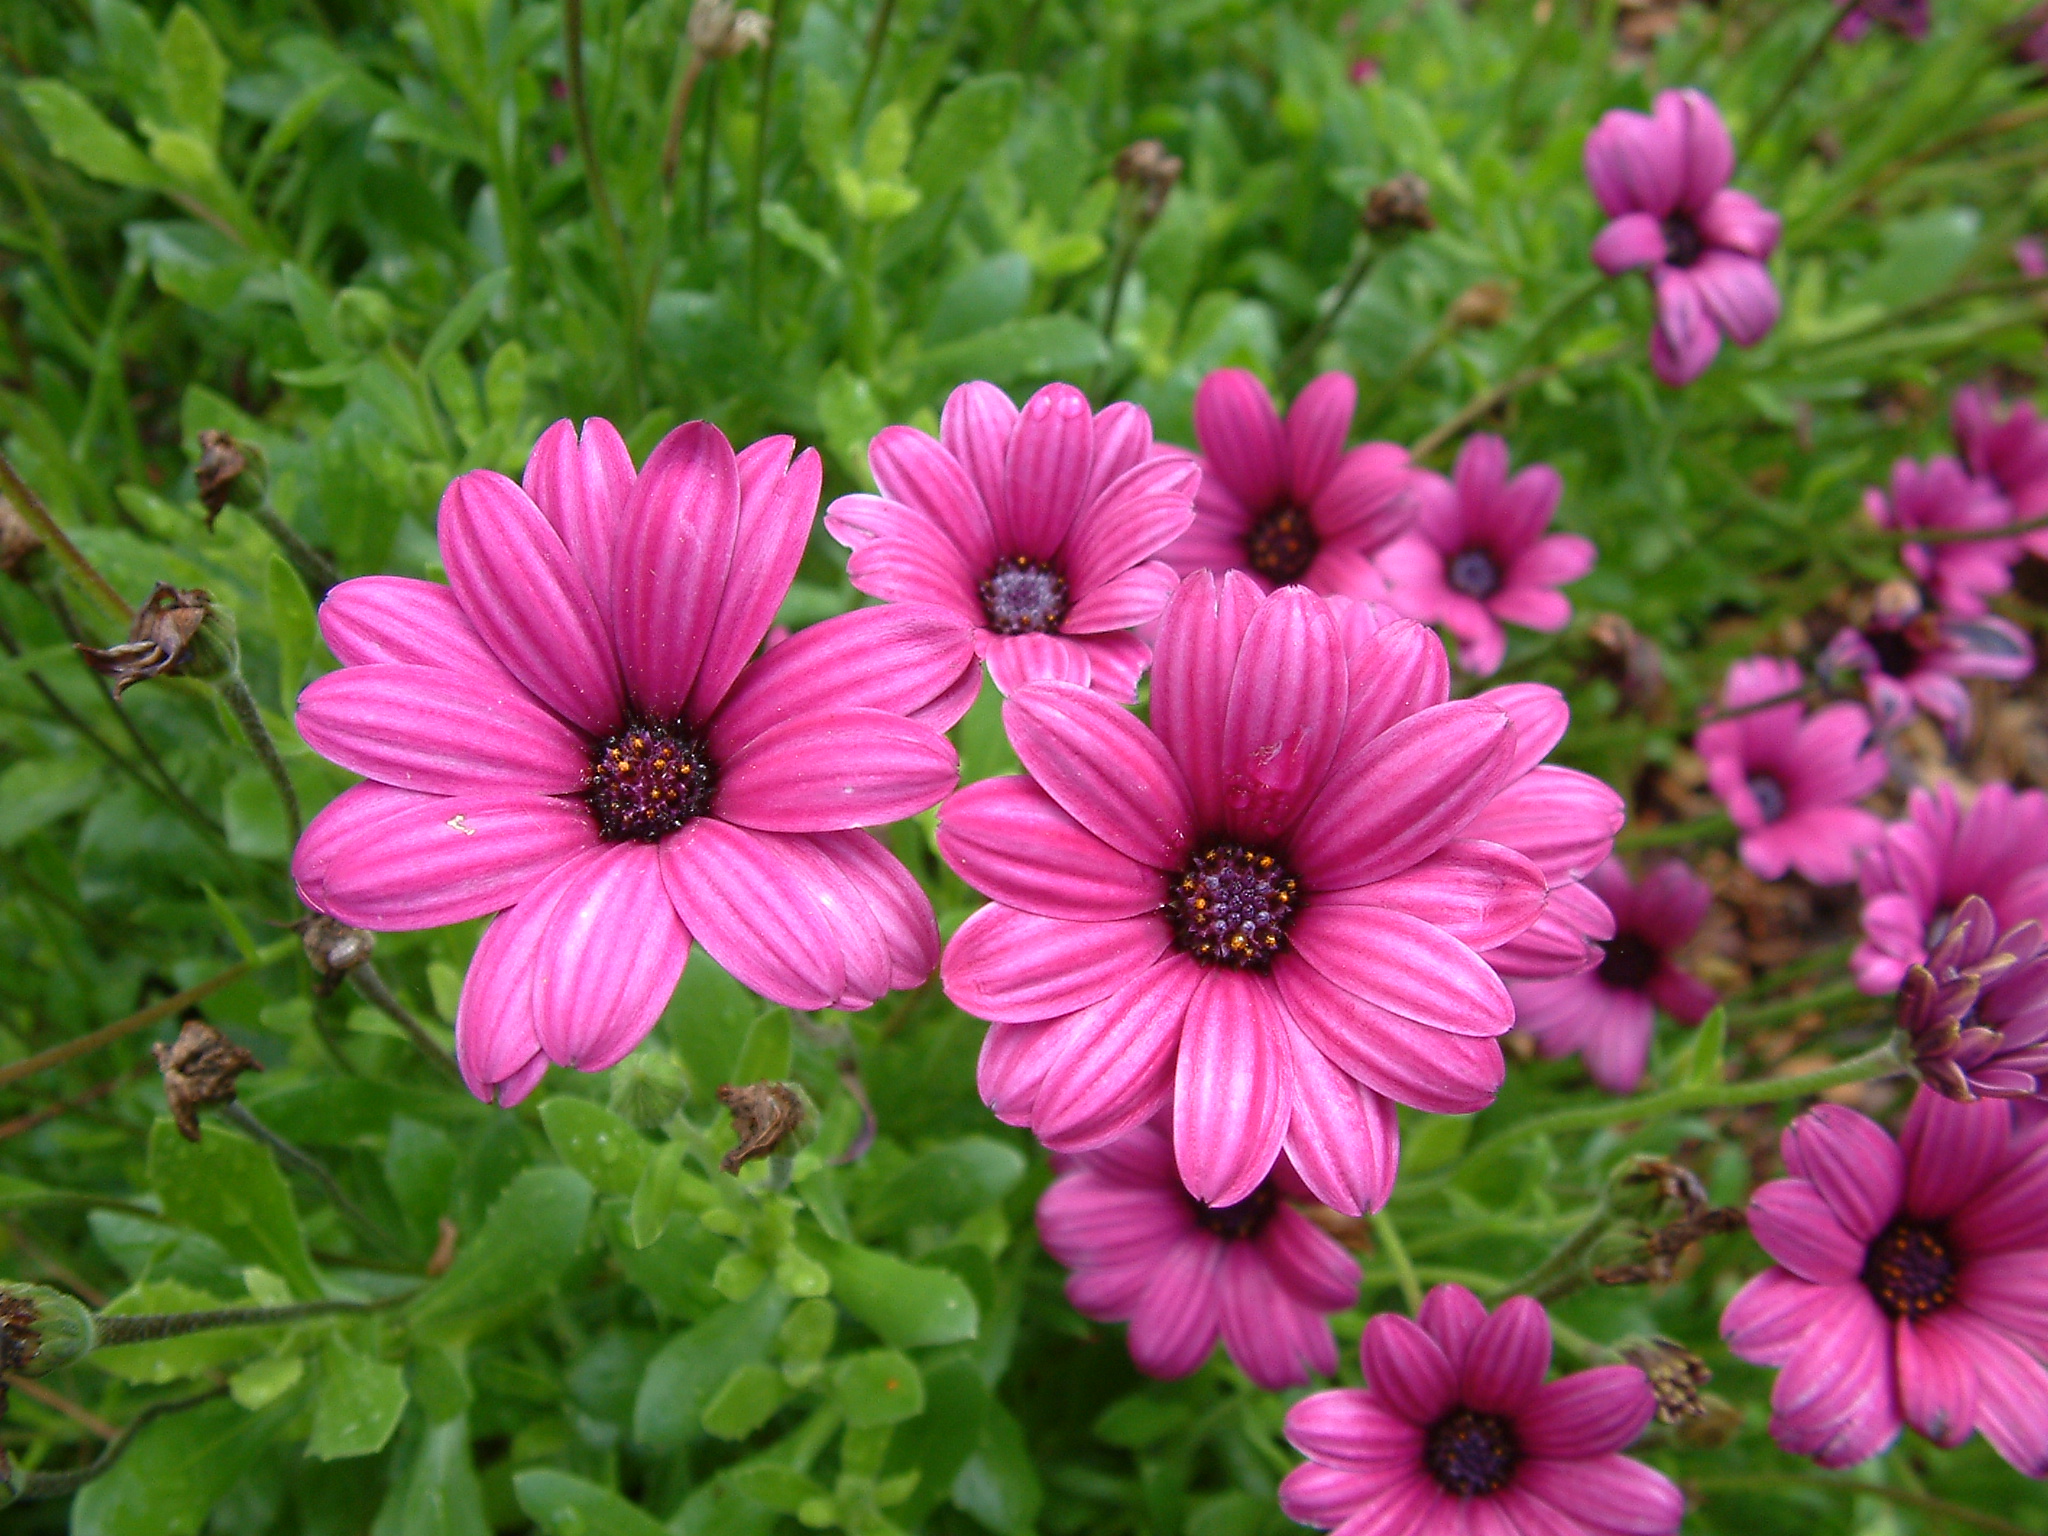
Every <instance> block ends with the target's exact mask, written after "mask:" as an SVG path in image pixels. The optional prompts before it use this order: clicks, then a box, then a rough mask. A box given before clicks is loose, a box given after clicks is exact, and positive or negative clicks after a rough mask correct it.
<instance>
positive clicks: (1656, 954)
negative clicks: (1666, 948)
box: [1599, 933, 1664, 992]
mask: <svg viewBox="0 0 2048 1536" xmlns="http://www.w3.org/2000/svg"><path fill="white" fill-rule="evenodd" d="M1606 947H1607V958H1606V959H1604V960H1602V961H1601V962H1600V973H1599V974H1600V979H1601V980H1602V981H1603V982H1605V983H1606V984H1607V985H1608V986H1610V987H1619V988H1620V989H1621V990H1622V991H1624V992H1640V991H1642V990H1643V988H1645V987H1647V986H1648V985H1649V984H1650V978H1651V977H1652V976H1654V975H1656V974H1657V967H1658V966H1659V965H1661V964H1662V963H1663V961H1664V955H1663V952H1662V951H1661V950H1659V949H1658V948H1657V946H1656V945H1654V944H1651V943H1648V942H1646V941H1645V940H1643V939H1639V938H1637V937H1636V936H1635V935H1634V934H1632V933H1617V934H1616V935H1615V936H1614V937H1613V939H1611V940H1610V941H1609V942H1608V944H1607V946H1606Z"/></svg>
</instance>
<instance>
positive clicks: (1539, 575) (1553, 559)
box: [1494, 533, 1598, 629]
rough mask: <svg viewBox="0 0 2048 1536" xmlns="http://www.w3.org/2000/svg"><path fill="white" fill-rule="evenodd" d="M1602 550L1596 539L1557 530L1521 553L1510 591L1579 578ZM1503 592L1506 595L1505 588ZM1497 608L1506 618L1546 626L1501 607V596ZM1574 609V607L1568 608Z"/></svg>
mask: <svg viewBox="0 0 2048 1536" xmlns="http://www.w3.org/2000/svg"><path fill="white" fill-rule="evenodd" d="M1597 554H1598V552H1597V551H1596V550H1595V549H1594V548H1593V541H1592V540H1591V539H1587V538H1581V537H1580V536H1579V535H1578V534H1576V533H1553V534H1550V535H1549V536H1548V537H1546V538H1541V539H1538V540H1537V541H1536V542H1535V543H1534V544H1532V545H1531V546H1530V547H1529V548H1528V549H1527V550H1526V551H1524V552H1523V553H1522V554H1521V555H1520V556H1518V557H1517V558H1516V560H1515V562H1514V563H1513V564H1512V565H1511V566H1510V567H1509V568H1508V582H1509V587H1508V591H1514V590H1515V589H1516V588H1518V587H1521V586H1524V585H1527V586H1534V587H1563V586H1569V585H1570V584H1571V583H1572V582H1575V581H1577V580H1578V579H1579V578H1580V577H1581V576H1583V575H1585V574H1586V572H1588V571H1590V570H1591V569H1593V562H1594V560H1595V559H1596V558H1597ZM1501 596H1506V593H1505V592H1503V593H1502V594H1501ZM1494 609H1495V611H1496V612H1498V613H1500V615H1501V617H1502V618H1505V619H1512V620H1513V621H1514V622H1515V623H1517V624H1527V625H1528V626H1529V627H1530V628H1532V629H1539V628H1545V627H1552V626H1545V625H1541V624H1538V623H1536V622H1535V621H1534V620H1533V619H1526V618H1522V617H1520V616H1519V615H1517V614H1514V613H1510V612H1507V611H1506V610H1504V609H1502V608H1501V607H1500V598H1499V597H1496V598H1495V599H1494ZM1566 613H1567V614H1569V613H1570V609H1569V608H1567V609H1566Z"/></svg>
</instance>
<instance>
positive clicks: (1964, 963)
mask: <svg viewBox="0 0 2048 1536" xmlns="http://www.w3.org/2000/svg"><path fill="white" fill-rule="evenodd" d="M1899 1028H1901V1029H1903V1030H1904V1031H1905V1032H1906V1037H1907V1039H1908V1040H1909V1041H1910V1042H1911V1043H1912V1052H1913V1070H1914V1071H1915V1072H1916V1073H1918V1074H1919V1076H1920V1080H1921V1081H1922V1082H1923V1083H1925V1084H1927V1086H1928V1087H1930V1088H1932V1089H1933V1090H1934V1091H1935V1092H1936V1093H1939V1094H1941V1095H1943V1096H1944V1097H1945V1098H1951V1099H1955V1100H1957V1101H1958V1102H1961V1103H1967V1102H1968V1101H1970V1100H1972V1099H1977V1098H1992V1099H2036V1100H2040V1099H2048V1091H2044V1090H2048V943H2044V942H2043V940H2042V934H2041V925H2040V924H2039V923H2033V922H2028V923H2021V924H2020V925H2019V926H2018V927H2016V928H2011V929H2008V930H2007V931H2006V932H2004V933H2000V932H1999V931H1998V921H1997V919H1996V918H1994V917H1993V916H1992V915H1991V907H1990V905H1989V904H1988V903H1987V902H1986V901H1985V900H1984V899H1983V898H1982V897H1981V896H1971V897H1967V898H1965V900H1964V901H1963V904H1962V905H1961V906H1959V907H1957V908H1956V915H1955V921H1954V922H1953V923H1951V924H1950V925H1949V930H1948V932H1947V933H1946V934H1944V935H1943V936H1942V938H1941V941H1940V942H1939V943H1938V944H1936V945H1935V946H1934V950H1933V952H1932V953H1931V954H1929V955H1928V957H1927V962H1926V964H1924V965H1915V966H1909V967H1907V970H1906V979H1905V981H1904V982H1903V983H1902V984H1901V985H1900V987H1899Z"/></svg>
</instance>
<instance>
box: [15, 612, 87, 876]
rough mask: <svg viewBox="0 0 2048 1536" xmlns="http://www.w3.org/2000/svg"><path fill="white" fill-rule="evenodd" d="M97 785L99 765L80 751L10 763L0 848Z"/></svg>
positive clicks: (65, 810)
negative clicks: (61, 755) (62, 755)
mask: <svg viewBox="0 0 2048 1536" xmlns="http://www.w3.org/2000/svg"><path fill="white" fill-rule="evenodd" d="M67 649H68V647H67ZM99 787H100V769H99V764H98V763H96V762H94V761H93V760H92V759H91V758H89V757H87V756H85V754H84V753H77V754H73V755H69V756H65V757H30V758H24V759H23V760H22V761H20V762H18V763H14V764H12V765H10V766H9V767H8V769H7V771H6V772H5V773H0V849H4V848H13V847H16V846H18V845H19V844H20V843H21V842H23V841H24V840H25V839H27V838H29V837H31V836H33V835H34V834H35V833H37V832H39V831H41V830H42V829H43V828H44V827H47V826H49V825H50V823H52V822H54V821H61V820H62V819H63V818H64V817H66V816H69V815H70V814H71V813H72V812H73V811H76V810H78V809H79V808H80V807H82V806H84V805H85V804H86V803H87V802H89V801H90V800H91V799H92V797H93V793H94V791H96V790H97V789H98V788H99Z"/></svg>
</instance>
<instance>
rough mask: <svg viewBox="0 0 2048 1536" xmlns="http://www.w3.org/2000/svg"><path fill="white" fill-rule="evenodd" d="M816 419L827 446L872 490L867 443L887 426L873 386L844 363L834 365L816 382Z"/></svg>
mask: <svg viewBox="0 0 2048 1536" xmlns="http://www.w3.org/2000/svg"><path fill="white" fill-rule="evenodd" d="M818 420H819V422H820V423H821V424H822V425H823V426H824V428H825V443H826V446H827V447H829V448H830V449H831V450H832V452H833V453H834V455H836V456H837V457H838V459H839V461H840V462H841V463H842V464H844V465H845V466H846V468H847V470H848V471H849V472H850V473H851V474H852V475H853V476H854V478H855V479H857V480H859V481H860V483H861V485H862V486H863V487H864V488H865V489H868V490H873V489H874V485H875V480H874V476H873V475H871V474H869V473H868V443H869V441H870V440H872V439H873V437H874V435H875V434H876V433H877V432H879V431H881V430H882V428H883V427H885V426H887V425H888V424H889V422H888V418H887V417H886V416H885V415H883V413H882V408H881V406H880V405H878V404H877V403H876V401H875V392H874V389H873V386H871V385H870V384H869V383H868V381H867V380H866V379H864V378H862V377H861V376H860V375H859V374H857V373H855V372H853V371H852V370H851V369H850V368H848V367H847V366H846V365H845V364H844V363H834V364H833V365H832V366H831V367H830V368H827V369H826V370H825V372H824V373H823V374H822V375H821V376H820V377H819V379H818Z"/></svg>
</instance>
